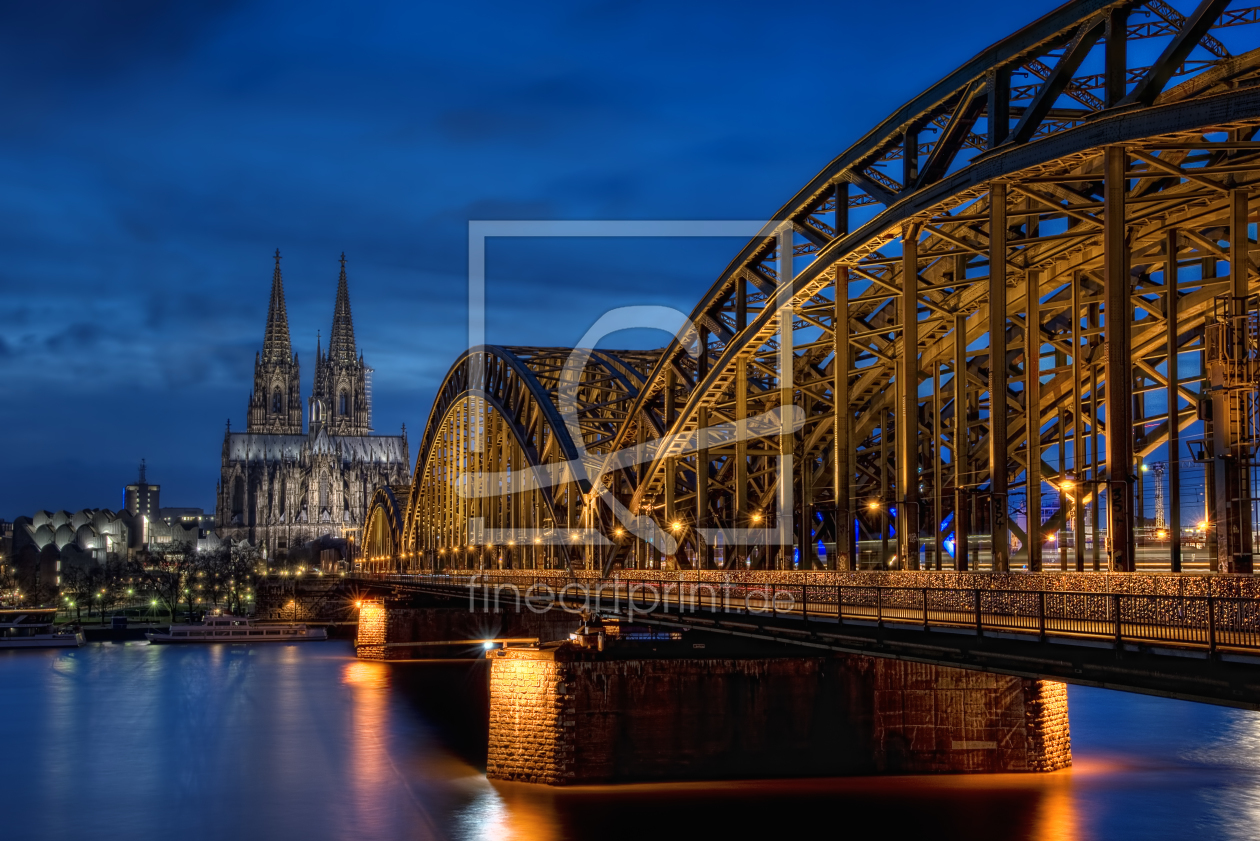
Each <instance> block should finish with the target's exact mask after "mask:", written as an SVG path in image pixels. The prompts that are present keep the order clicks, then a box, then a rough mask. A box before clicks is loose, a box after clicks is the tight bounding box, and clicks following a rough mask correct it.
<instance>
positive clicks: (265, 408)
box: [246, 248, 302, 435]
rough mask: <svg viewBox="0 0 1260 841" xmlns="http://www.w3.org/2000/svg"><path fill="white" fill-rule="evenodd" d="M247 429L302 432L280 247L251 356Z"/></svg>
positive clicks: (296, 375) (295, 359)
mask: <svg viewBox="0 0 1260 841" xmlns="http://www.w3.org/2000/svg"><path fill="white" fill-rule="evenodd" d="M246 417H247V431H249V432H270V433H275V434H278V435H301V434H302V392H301V378H300V376H299V370H298V358H297V354H296V353H293V348H292V346H291V345H290V344H289V315H288V312H287V311H286V310H285V306H284V281H283V280H281V278H280V249H278V248H277V249H276V270H275V272H274V274H272V277H271V306H270V307H269V308H268V310H267V332H266V333H265V334H264V335H263V348H262V353H261V354H256V355H255V357H254V391H253V393H251V394H250V395H249V410H248V413H247V416H246Z"/></svg>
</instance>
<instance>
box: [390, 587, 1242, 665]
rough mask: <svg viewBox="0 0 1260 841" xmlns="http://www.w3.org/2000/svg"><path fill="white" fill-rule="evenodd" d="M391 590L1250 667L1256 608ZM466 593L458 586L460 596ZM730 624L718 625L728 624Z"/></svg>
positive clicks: (799, 590) (856, 595)
mask: <svg viewBox="0 0 1260 841" xmlns="http://www.w3.org/2000/svg"><path fill="white" fill-rule="evenodd" d="M371 577H372V578H373V579H375V580H380V581H385V582H390V583H392V584H394V585H396V586H401V587H424V588H430V587H438V588H441V589H443V590H446V591H450V590H451V589H457V590H459V591H461V592H465V593H468V594H469V597H470V598H473V599H476V600H478V604H482V603H487V604H490V603H492V604H493V605H495V606H510V602H511V601H512V600H513V599H516V600H518V601H527V602H528V603H529V605H530V606H531V609H535V610H539V609H545V607H544V606H556V607H561V608H565V609H570V610H581V609H588V610H592V611H594V612H597V613H616V614H623V613H624V614H628V615H629V616H631V617H633V616H634V615H635V614H637V615H638V616H640V617H644V616H648V615H655V614H660V615H670V614H673V615H676V616H686V617H688V618H689V619H691V620H703V619H704V618H705V616H706V615H707V616H709V617H727V618H728V619H729V618H734V617H739V616H743V617H755V618H757V619H759V620H766V619H771V620H774V619H795V620H799V621H800V622H802V623H803V624H806V625H807V624H808V623H810V622H819V621H823V622H827V623H828V624H835V625H839V626H844V625H846V624H852V625H873V626H876V627H884V626H887V627H895V628H899V629H904V630H921V631H926V632H931V631H941V632H946V633H966V634H974V635H977V636H985V635H1015V636H1022V637H1027V638H1029V639H1035V640H1039V641H1042V642H1045V641H1054V642H1062V643H1067V644H1073V643H1078V644H1086V645H1095V646H1096V645H1098V644H1100V643H1102V644H1107V645H1114V646H1123V645H1141V646H1157V647H1160V648H1167V649H1181V650H1185V651H1186V652H1187V653H1190V652H1197V653H1199V654H1201V655H1215V654H1220V655H1222V656H1225V657H1227V658H1229V657H1231V656H1234V657H1236V656H1239V655H1242V656H1246V655H1252V656H1255V657H1256V662H1257V663H1258V664H1260V600H1258V599H1253V598H1233V597H1224V596H1212V595H1208V596H1198V595H1145V594H1130V593H1098V592H1063V591H1053V590H1006V589H986V588H981V587H971V588H968V587H954V588H947V587H913V586H905V587H887V586H846V585H813V584H786V585H785V584H746V583H717V582H714V583H706V582H685V581H683V582H680V581H672V580H666V579H639V578H635V579H574V578H570V577H567V576H564V575H561V574H553V575H546V574H542V575H533V576H522V575H520V574H511V575H496V574H494V573H472V572H470V573H469V574H466V575H374V576H371ZM470 587H471V588H473V589H472V590H469V588H470ZM727 624H729V622H728V623H727Z"/></svg>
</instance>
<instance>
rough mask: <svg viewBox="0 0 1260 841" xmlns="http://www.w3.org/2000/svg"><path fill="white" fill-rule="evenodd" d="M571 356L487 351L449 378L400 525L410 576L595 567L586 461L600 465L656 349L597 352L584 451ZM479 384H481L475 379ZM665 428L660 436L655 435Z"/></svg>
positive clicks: (587, 369)
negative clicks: (576, 434) (569, 384)
mask: <svg viewBox="0 0 1260 841" xmlns="http://www.w3.org/2000/svg"><path fill="white" fill-rule="evenodd" d="M570 353H571V351H570V350H569V349H567V348H527V347H510V348H509V347H498V346H484V347H479V348H474V349H473V350H471V351H469V352H467V353H465V354H464V355H463V356H461V357H460V358H459V359H458V360H457V361H456V362H455V364H454V365H453V366H452V367H451V369H450V371H449V372H448V373H447V376H446V379H445V380H444V381H443V383H442V386H441V388H439V390H438V395H437V398H436V400H435V401H434V406H433V410H432V411H431V413H430V415H429V422H428V425H427V426H426V428H425V431H424V437H423V438H422V439H421V445H420V449H419V453H418V455H417V459H416V468H415V472H414V473H413V476H414V477H415V478H414V482H413V484H412V491H411V494H410V497H409V498H408V501H407V505H406V508H405V512H404V516H403V518H402V524H401V533H400V538H399V541H398V549H397V551H398V552H399V554H400V556H402V558H403V559H404V560H405V561H406V562H407V566H409V567H413V568H425V569H429V568H437V567H446V566H449V567H453V568H479V567H482V566H484V565H488V564H492V565H495V566H506V567H517V568H547V567H551V566H564V567H569V566H572V564H573V562H574V560H575V559H578V558H582V559H584V560H585V561H586V562H588V563H597V562H598V560H597V559H596V558H594V557H593V551H594V550H593V549H592V547H591V546H589V545H588V544H589V541H588V540H586V539H577V540H575V539H574V536H575V535H576V536H579V538H585V537H587V536H589V535H590V534H593V533H594V527H593V525H592V519H591V518H592V511H591V509H589V508H586V507H584V505H583V500H584V499H585V498H586V496H587V495H588V494H589V492H590V490H591V484H590V482H589V480H588V479H587V478H586V475H585V474H586V471H585V470H584V469H582V468H581V465H582V464H583V463H584V461H583V460H584V458H585V459H587V460H589V459H590V458H591V457H595V458H597V459H598V461H597V462H596V463H597V464H598V463H599V462H602V456H603V454H604V453H605V452H606V446H607V443H608V442H609V441H611V440H612V438H613V437H614V435H615V433H616V432H617V430H618V429H619V428H620V427H621V425H622V424H623V423H624V418H625V414H626V411H627V409H628V406H629V404H630V403H631V401H633V399H634V397H635V396H636V395H637V393H638V390H639V389H640V388H642V386H643V383H644V376H645V372H646V371H647V370H650V369H651V367H652V365H653V364H654V363H655V362H656V357H657V355H658V353H659V352H657V351H620V352H610V351H594V352H593V353H592V354H591V356H590V358H589V359H588V361H587V364H586V365H585V366H584V367H583V368H582V370H581V371H580V373H579V374H578V376H577V381H576V385H575V387H574V390H573V393H574V394H575V397H576V421H577V428H578V430H579V431H580V434H581V437H582V440H581V442H580V443H581V447H579V446H578V445H577V443H575V441H574V439H573V436H572V434H571V431H570V428H569V426H568V425H566V424H565V422H564V420H563V419H562V417H561V415H560V410H559V404H558V400H559V398H558V392H559V384H560V379H561V375H562V371H563V369H564V366H565V363H566V361H567V360H568V358H569V354H570ZM473 378H476V381H474V380H473ZM659 433H660V430H657V434H659Z"/></svg>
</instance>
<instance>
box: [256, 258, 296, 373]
mask: <svg viewBox="0 0 1260 841" xmlns="http://www.w3.org/2000/svg"><path fill="white" fill-rule="evenodd" d="M262 355H263V358H264V359H266V360H267V361H268V362H288V361H289V357H291V356H292V355H293V346H292V345H291V344H290V343H289V314H288V312H287V311H286V310H285V306H284V280H283V279H282V278H281V277H280V249H279V248H277V249H276V270H275V271H274V272H272V275H271V304H270V306H268V308H267V332H266V333H264V334H263V350H262Z"/></svg>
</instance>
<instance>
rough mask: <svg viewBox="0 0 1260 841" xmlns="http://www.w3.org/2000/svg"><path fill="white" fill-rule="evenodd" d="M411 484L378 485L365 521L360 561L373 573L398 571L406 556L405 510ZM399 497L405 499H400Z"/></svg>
mask: <svg viewBox="0 0 1260 841" xmlns="http://www.w3.org/2000/svg"><path fill="white" fill-rule="evenodd" d="M410 493H411V486H410V485H408V486H406V487H403V486H397V487H390V486H389V485H386V486H385V487H381V488H377V489H376V490H375V491H374V492H373V493H372V500H371V502H370V503H369V504H368V512H367V516H366V517H365V518H364V521H363V538H362V541H361V544H360V553H361V554H360V563H362V564H366V568H367V569H368V570H371V571H373V572H394V571H396V570H397V567H398V562H399V561H400V560H402V559H403V558H404V554H405V553H404V550H403V543H402V536H403V524H404V518H403V512H404V506H405V505H406V502H407V498H408V496H409V495H410ZM399 497H401V498H402V501H401V502H400V501H399Z"/></svg>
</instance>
